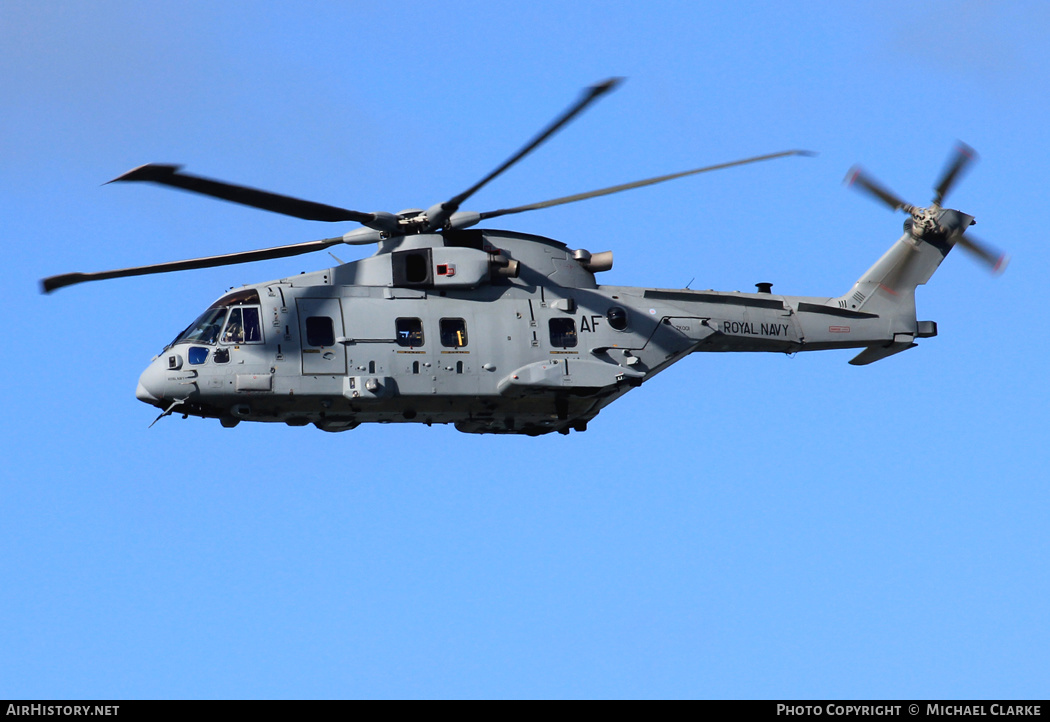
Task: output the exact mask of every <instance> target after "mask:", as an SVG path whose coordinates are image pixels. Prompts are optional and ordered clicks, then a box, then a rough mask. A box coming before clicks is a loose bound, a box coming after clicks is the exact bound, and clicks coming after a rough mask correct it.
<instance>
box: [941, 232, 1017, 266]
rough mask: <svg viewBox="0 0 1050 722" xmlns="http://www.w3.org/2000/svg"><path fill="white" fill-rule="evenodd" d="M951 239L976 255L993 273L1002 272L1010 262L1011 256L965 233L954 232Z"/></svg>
mask: <svg viewBox="0 0 1050 722" xmlns="http://www.w3.org/2000/svg"><path fill="white" fill-rule="evenodd" d="M949 240H950V241H951V242H952V243H954V244H956V245H959V246H962V247H963V248H964V249H966V250H967V251H969V252H970V253H971V254H972V255H974V256H976V257H977V258H978V259H979V260H981V261H982V262H983V263H984V264H985V265H987V266H988V268H989V269H991V271H992V273H1002V272H1003V271H1005V270H1006V267H1007V265H1009V263H1010V257H1009V256H1007V255H1006V254H1005V253H1000V252H998V251H996V250H993V249H992V247H991V246H989V245H988V244H987V243H984V242H982V241H979V240H977V239H976V238H973V237H971V236H969V235H964V234H963V233H953V234H952V235H951V237H950V238H949Z"/></svg>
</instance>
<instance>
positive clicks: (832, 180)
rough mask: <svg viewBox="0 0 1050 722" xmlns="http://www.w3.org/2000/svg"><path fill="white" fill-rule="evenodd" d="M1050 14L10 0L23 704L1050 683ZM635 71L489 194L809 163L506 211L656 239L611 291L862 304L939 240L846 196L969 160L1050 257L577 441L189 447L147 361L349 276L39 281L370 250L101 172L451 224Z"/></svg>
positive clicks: (8, 554) (15, 673)
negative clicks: (283, 298)
mask: <svg viewBox="0 0 1050 722" xmlns="http://www.w3.org/2000/svg"><path fill="white" fill-rule="evenodd" d="M566 5H567V6H568V7H566ZM1048 31H1050V10H1048V9H1047V6H1046V5H1045V4H1044V3H1039V2H1034V1H1033V2H1017V3H983V2H877V3H868V2H858V3H832V2H807V3H793V4H785V3H773V2H769V3H764V2H739V3H696V2H674V3H672V2H665V3H661V2H657V3H652V2H646V3H624V2H601V3H597V2H595V3H589V2H579V3H571V4H566V3H546V2H530V3H521V4H515V3H503V2H491V1H490V2H483V3H482V2H478V3H469V2H442V3H413V2H386V3H357V2H339V3H335V2H332V3H328V2H296V3H277V2H273V3H258V2H236V1H232V2H224V3H210V2H180V3H174V4H173V3H160V2H152V1H149V2H116V1H113V2H94V3H77V2H49V1H45V0H33V1H32V2H29V1H25V2H23V1H20V0H6V1H5V2H4V3H3V4H0V97H2V98H3V106H4V112H3V113H0V148H2V150H3V159H4V162H3V163H0V217H2V218H3V227H4V231H5V233H4V236H5V242H4V248H5V250H6V253H7V266H8V268H9V269H10V271H11V272H10V273H9V274H8V277H7V278H8V282H9V283H8V290H9V291H10V299H9V301H8V303H7V308H8V312H7V317H8V319H9V320H10V321H11V322H12V323H11V324H9V326H8V334H9V336H10V338H9V341H8V342H7V343H6V344H5V345H4V350H3V352H2V353H0V369H2V370H3V373H4V377H5V379H6V380H7V393H6V395H5V401H4V405H3V409H4V413H3V414H2V420H0V424H2V434H0V444H2V447H0V448H2V449H3V455H4V460H5V463H4V465H3V472H2V484H0V509H2V514H3V520H2V523H0V578H2V579H3V580H4V581H3V584H2V585H0V649H3V650H4V652H3V654H2V655H0V697H6V698H11V697H15V698H88V697H102V698H106V697H116V698H140V697H144V698H182V697H194V698H196V697H246V698H254V697H621V696H622V697H703V698H706V697H731V698H736V697H743V698H783V697H792V698H795V697H797V698H805V697H836V698H851V697H853V698H857V697H861V698H869V697H870V698H881V697H890V698H893V697H905V698H907V697H935V698H936V697H947V698H980V697H1007V698H1024V697H1043V698H1045V696H1046V691H1047V679H1050V653H1048V651H1047V650H1048V649H1050V631H1048V625H1047V619H1048V618H1050V608H1048V602H1047V600H1048V599H1050V581H1048V577H1047V568H1048V562H1050V531H1048V530H1047V517H1048V515H1050V492H1048V484H1047V481H1048V479H1047V477H1048V474H1047V471H1046V468H1047V463H1048V461H1050V451H1048V445H1047V433H1046V409H1047V405H1048V400H1050V399H1048V396H1050V394H1048V392H1047V385H1046V381H1045V376H1046V374H1045V368H1046V358H1047V357H1048V354H1050V343H1048V341H1047V333H1046V330H1045V329H1046V325H1047V323H1046V319H1045V318H1044V317H1043V314H1042V311H1041V309H1042V306H1041V304H1039V303H1038V301H1037V299H1035V296H1036V295H1037V293H1038V291H1039V289H1040V288H1042V287H1043V286H1044V285H1045V283H1046V279H1047V258H1048V253H1047V251H1046V246H1045V242H1044V240H1043V236H1044V235H1045V232H1044V229H1043V225H1044V224H1043V216H1044V212H1045V208H1046V203H1047V194H1046V186H1047V183H1046V178H1047V173H1048V168H1050V163H1048V161H1050V131H1048V129H1047V128H1048V124H1047V122H1046V118H1047V115H1048V103H1047V100H1046V93H1045V79H1046V77H1047V76H1048V74H1050V50H1048V48H1050V43H1048V42H1047V41H1048V37H1047V35H1048ZM614 75H617V76H624V77H626V78H627V82H626V83H625V84H624V85H623V86H622V87H621V88H620V89H618V90H617V91H616V92H615V93H613V94H611V95H609V96H607V97H605V98H603V99H602V100H601V101H600V102H599V103H598V104H597V105H595V106H594V107H593V108H591V109H590V110H588V112H587V113H586V114H584V115H583V116H582V117H581V118H579V119H578V120H577V121H576V122H575V123H574V124H573V125H571V126H570V127H569V128H567V129H566V130H564V131H563V132H562V133H560V134H559V135H558V136H557V137H555V138H554V139H553V140H551V141H550V142H549V143H548V144H547V145H545V146H544V147H543V148H542V149H541V150H539V151H537V152H536V153H535V154H534V155H532V156H530V157H529V158H528V159H527V160H525V161H524V162H522V163H521V164H520V165H518V166H516V167H515V168H513V169H512V170H511V171H509V172H508V173H507V174H506V175H504V176H502V177H501V178H500V179H499V180H498V181H497V182H494V183H493V184H492V185H491V186H489V187H486V188H485V189H484V190H483V191H481V192H480V193H478V194H477V195H476V196H475V197H474V198H472V199H471V203H470V205H471V208H472V209H474V210H488V209H493V208H503V207H508V206H512V205H520V204H524V203H529V202H534V201H539V200H544V199H547V198H552V197H557V196H560V195H566V194H569V193H575V192H580V191H585V190H590V189H594V188H600V187H604V186H607V185H612V184H614V183H621V182H626V181H630V180H635V179H639V178H645V177H649V176H654V175H658V174H663V173H671V172H675V171H678V170H684V169H687V168H693V167H697V166H702V165H707V164H711V163H718V162H723V161H728V160H732V159H735V158H739V157H744V156H749V155H757V154H761V153H767V152H774V151H778V150H785V149H791V148H807V149H812V150H815V151H818V152H819V155H818V156H817V157H815V158H790V159H785V160H779V161H775V162H771V163H767V164H763V165H759V166H752V167H748V168H735V169H732V170H726V171H724V172H721V173H718V174H708V175H704V176H699V177H696V178H691V179H687V180H681V181H677V182H674V183H670V184H665V185H661V186H657V187H653V188H647V189H643V190H638V191H634V192H632V193H628V194H622V195H617V196H613V197H609V198H604V199H597V200H591V201H588V202H586V203H580V204H573V205H568V206H563V207H560V208H555V209H550V210H546V211H542V212H536V213H530V214H523V215H520V216H512V217H509V218H507V219H501V223H500V226H501V227H509V228H513V229H516V230H522V231H527V232H532V233H539V234H543V235H547V236H551V237H554V238H558V239H560V240H563V241H565V242H566V243H568V244H569V245H570V246H571V247H573V248H577V247H585V248H589V249H590V250H592V251H600V250H607V249H611V250H613V251H615V253H616V266H615V268H614V269H613V270H612V271H610V272H608V273H606V274H604V275H603V278H602V281H603V282H605V283H610V284H624V285H642V286H657V287H671V288H678V287H683V286H685V285H686V284H687V283H691V287H692V288H715V289H718V290H743V291H748V290H751V289H752V288H753V284H754V283H756V282H758V281H772V282H774V283H775V284H776V285H775V291H779V292H782V293H790V294H812V295H824V296H834V295H838V294H840V293H842V292H844V291H845V290H846V289H848V288H849V286H850V285H851V284H852V282H853V281H854V280H855V279H856V278H857V277H858V276H859V275H860V274H861V273H862V272H863V271H864V270H865V269H866V268H867V267H868V266H869V265H870V264H871V263H872V262H873V261H874V260H875V259H876V258H878V256H879V255H880V254H881V253H882V252H883V251H884V250H885V249H886V248H887V247H888V246H889V245H890V244H891V243H892V242H893V241H894V240H895V239H896V238H897V237H898V236H899V233H900V227H901V226H900V224H901V222H902V220H903V217H902V216H899V215H898V216H894V215H892V214H891V213H889V212H888V211H887V210H885V209H884V208H882V207H880V206H878V205H877V204H875V203H872V202H870V201H869V200H868V199H866V198H864V197H862V196H860V195H859V194H856V193H853V192H851V191H849V190H847V189H845V188H843V186H842V184H841V181H842V178H843V176H844V175H845V173H846V171H847V169H848V168H849V167H850V166H851V165H852V164H854V163H856V162H860V163H862V164H863V165H864V166H865V167H866V168H868V169H869V170H870V171H871V172H872V173H873V174H874V175H875V176H877V177H878V178H880V179H881V180H882V181H883V182H885V183H886V184H887V185H889V186H890V187H891V188H893V189H894V190H896V191H897V192H898V193H900V194H901V195H902V196H903V197H905V198H906V199H908V200H910V201H912V202H914V203H919V204H923V203H926V202H927V201H928V200H929V198H930V197H931V195H932V191H931V185H932V183H933V182H934V180H935V178H936V177H937V175H938V174H939V172H940V170H941V168H942V166H943V163H944V162H945V159H946V158H947V156H948V153H949V151H950V149H951V147H952V144H953V143H954V142H955V140H956V139H962V140H965V141H966V142H967V143H969V144H970V145H972V146H973V147H974V148H976V149H977V151H978V152H979V153H980V154H981V161H980V163H978V164H976V165H975V166H974V168H973V169H972V170H971V172H970V173H969V174H968V175H967V177H966V178H964V179H963V181H962V182H961V183H960V184H959V185H958V187H957V188H956V189H955V190H954V192H953V194H952V196H951V197H950V199H949V200H950V203H949V205H951V206H953V207H956V208H959V209H961V210H963V211H965V212H967V213H970V214H972V215H974V216H975V217H976V218H977V221H978V225H977V227H976V228H975V229H974V230H975V232H977V233H978V234H979V235H980V237H981V238H983V239H986V240H987V241H989V242H992V243H994V244H996V245H998V246H999V247H1001V248H1004V249H1006V250H1007V251H1009V253H1010V254H1011V255H1012V257H1013V263H1012V265H1011V267H1010V268H1009V270H1008V271H1007V272H1006V273H1005V274H1004V275H1003V276H1002V277H999V278H995V277H992V276H991V275H989V274H988V273H986V272H985V271H984V270H983V269H982V268H980V267H979V266H978V265H977V264H975V263H973V262H972V261H971V259H969V258H968V257H966V256H965V255H963V254H961V253H956V254H952V256H951V257H949V258H948V260H947V262H946V263H945V264H944V265H943V266H942V268H941V270H940V271H939V272H938V274H937V275H936V276H935V277H934V278H933V279H932V281H931V282H930V284H929V285H928V286H926V287H925V288H922V289H920V292H919V297H918V301H919V311H920V318H924V319H927V318H928V319H932V320H935V321H937V322H938V324H939V327H940V336H938V337H937V338H933V339H927V340H923V341H922V342H921V345H920V347H919V348H917V349H915V350H912V351H909V352H907V353H905V354H903V355H900V356H896V357H893V358H890V359H887V360H885V361H881V362H879V363H877V364H875V365H873V366H869V367H864V368H855V367H852V366H849V365H848V364H847V361H848V359H849V358H850V357H851V354H850V353H848V352H842V353H838V352H834V353H815V354H800V355H798V356H796V357H794V358H787V357H784V356H778V355H763V356H757V355H755V356H752V355H715V354H711V355H696V356H694V357H692V358H689V359H686V360H685V361H683V362H682V363H680V364H678V365H677V366H675V367H673V368H672V369H670V370H669V371H667V372H665V373H664V374H661V375H660V376H659V377H657V378H655V379H653V380H652V381H651V382H649V383H647V384H646V385H645V387H644V388H641V389H639V390H636V391H633V392H631V393H630V394H629V395H628V396H626V397H625V398H623V399H622V400H620V401H618V402H617V403H616V404H614V405H613V406H611V407H609V408H608V409H606V410H605V411H603V412H602V414H601V415H600V416H599V417H598V418H597V419H596V420H595V421H594V422H592V423H591V425H590V429H589V430H588V431H587V432H586V433H585V434H573V435H570V436H568V437H562V436H558V435H555V436H548V437H542V438H537V439H528V438H493V437H478V436H469V435H464V434H460V433H458V432H456V431H455V430H453V429H451V428H437V427H435V428H430V429H428V428H426V427H423V426H416V425H407V424H406V425H401V426H381V427H380V426H375V427H367V426H366V427H360V428H358V429H356V430H354V431H352V432H349V433H344V434H326V433H323V432H320V431H317V430H315V429H313V428H312V427H308V428H288V427H283V426H280V427H279V426H275V425H254V426H253V425H250V424H241V425H240V426H239V427H237V428H236V429H233V430H229V429H223V428H221V427H220V426H219V424H218V423H217V422H215V421H203V420H199V419H189V420H182V419H180V418H178V417H175V418H169V419H164V420H162V421H161V422H160V423H158V424H157V425H156V426H154V427H153V428H152V429H147V426H148V425H149V423H150V422H151V421H152V420H153V417H154V416H155V412H154V411H152V410H151V409H150V408H149V407H147V406H145V405H143V404H142V403H140V402H139V401H137V400H136V399H135V397H134V389H135V384H136V381H137V379H138V375H139V373H140V372H141V371H142V369H143V368H144V367H145V366H146V364H147V363H148V362H149V360H150V358H151V357H152V356H153V355H154V354H155V353H157V352H158V351H159V350H160V349H161V348H162V347H163V345H164V344H165V343H166V342H167V341H169V340H170V339H171V338H172V337H173V336H174V335H175V334H176V333H177V332H178V331H179V330H180V329H182V328H183V327H184V326H185V325H186V324H187V323H189V322H190V321H191V320H192V319H193V318H195V317H196V316H197V314H199V313H200V311H201V310H202V309H203V308H204V307H206V306H207V305H208V304H209V303H210V302H211V301H212V300H214V299H215V298H216V297H217V296H218V295H220V294H221V293H222V292H223V291H224V290H225V289H227V288H229V287H230V286H234V285H239V284H242V283H249V282H258V281H264V280H268V279H274V278H279V277H282V276H287V275H291V274H294V273H298V272H299V271H304V270H315V269H318V268H322V267H326V266H328V265H330V264H331V259H330V258H329V257H328V256H327V255H326V254H323V253H322V254H315V255H312V256H303V257H299V258H293V259H285V260H279V261H270V262H264V263H257V264H251V265H245V266H235V267H228V268H219V269H210V270H206V271H199V272H188V273H178V274H172V275H167V276H155V277H150V278H145V279H144V278H136V279H123V280H116V281H110V282H105V283H95V284H86V285H83V286H77V287H73V288H69V289H65V290H62V291H60V292H58V293H56V294H54V295H51V296H42V295H41V294H40V293H39V291H38V287H37V283H38V280H39V279H40V278H42V277H44V276H48V275H53V274H56V273H62V272H67V271H92V270H102V269H108V268H117V267H124V266H131V265H139V264H144V263H152V262H160V261H166V260H175V259H180V258H189V257H195V256H204V255H212V254H217V253H225V252H233V251H238V250H248V249H252V248H260V247H266V246H273V245H281V244H285V243H293V242H300V241H308V240H313V239H316V238H323V237H326V236H330V235H333V233H332V232H331V231H332V228H331V227H327V226H324V227H322V226H323V224H314V223H309V222H305V221H298V220H295V219H291V218H285V217H282V216H277V215H274V214H268V213H264V212H260V211H255V210H252V209H248V208H241V207H237V206H233V205H231V204H225V203H221V202H218V201H214V200H211V199H207V198H198V197H194V196H191V195H188V194H184V193H178V192H175V191H169V190H166V189H162V188H157V187H153V186H149V185H145V184H144V185H143V186H141V187H140V186H133V185H129V186H121V185H114V186H102V185H101V184H102V183H104V182H105V181H107V180H109V179H111V178H113V177H115V176H117V175H119V174H121V173H123V172H124V171H126V170H128V169H130V168H132V167H134V166H137V165H140V164H142V163H146V162H176V163H184V164H186V166H187V170H188V171H190V172H196V173H199V174H202V175H206V176H212V177H217V178H223V179H227V180H229V181H233V182H241V183H245V184H248V185H253V186H256V187H260V188H266V189H270V190H274V191H277V192H283V193H287V194H290V195H294V196H298V197H302V198H309V199H312V200H317V201H320V202H326V203H332V204H335V205H340V206H344V207H350V208H356V209H361V210H365V211H367V210H386V211H392V212H396V211H398V210H400V209H402V208H406V207H424V208H425V207H428V206H429V205H431V204H433V203H435V202H437V201H440V200H444V199H446V198H448V197H450V196H451V195H453V194H455V193H457V192H459V191H460V190H463V189H464V188H467V187H469V186H470V185H471V184H473V183H474V182H475V181H476V180H477V179H479V178H480V177H482V176H483V175H484V174H485V173H487V172H488V171H489V170H490V169H492V168H494V167H495V166H496V165H498V164H499V163H500V162H502V161H503V160H504V159H505V158H506V157H507V156H509V155H510V154H511V153H512V152H513V151H514V150H515V149H517V148H518V147H519V146H520V145H521V144H522V143H523V142H524V141H525V140H526V139H528V138H530V137H532V135H533V134H534V133H535V132H536V131H538V130H539V129H540V128H541V127H542V126H543V125H544V124H545V123H546V122H548V121H549V120H550V119H551V118H552V117H554V116H555V115H556V114H557V113H559V112H560V111H561V110H562V109H564V108H565V107H566V106H568V105H569V103H571V102H572V101H573V100H574V99H575V98H576V97H577V94H578V93H579V92H580V90H581V89H582V88H583V87H585V86H587V85H590V84H592V83H594V82H596V81H599V80H602V79H604V78H607V77H610V76H614ZM351 228H352V225H348V226H347V227H346V228H345V230H350V229H351ZM336 232H344V231H343V230H338V231H336ZM365 252H368V251H367V249H352V248H344V249H342V250H339V249H336V255H338V256H340V257H341V258H343V259H344V260H349V259H353V258H357V257H360V255H361V254H362V253H365Z"/></svg>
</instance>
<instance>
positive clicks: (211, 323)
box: [168, 289, 262, 348]
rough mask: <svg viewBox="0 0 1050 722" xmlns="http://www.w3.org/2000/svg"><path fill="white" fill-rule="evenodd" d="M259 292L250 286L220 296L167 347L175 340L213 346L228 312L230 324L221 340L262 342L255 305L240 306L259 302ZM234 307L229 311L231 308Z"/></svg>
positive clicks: (175, 341)
mask: <svg viewBox="0 0 1050 722" xmlns="http://www.w3.org/2000/svg"><path fill="white" fill-rule="evenodd" d="M258 303H259V292H258V291H256V290H254V289H250V290H247V291H243V290H242V291H235V292H234V293H231V294H229V295H227V296H223V297H222V298H220V299H219V300H218V301H216V302H215V303H213V304H212V305H211V306H210V307H209V308H208V310H207V311H205V312H204V313H202V314H201V315H200V316H199V317H198V318H197V320H196V321H194V322H193V323H191V324H190V325H189V326H187V327H186V330H184V331H183V332H182V333H180V334H179V335H178V336H176V337H175V340H174V341H172V342H171V343H170V344H168V348H170V347H171V346H174V345H175V344H177V343H199V344H208V345H210V346H214V345H215V343H216V342H217V341H218V340H219V334H220V333H222V327H223V324H224V323H226V316H227V314H228V313H229V315H230V323H229V324H228V325H227V329H226V333H225V334H223V337H222V342H223V343H258V342H260V341H262V334H261V324H260V319H259V309H258V308H240V306H243V305H245V304H258ZM231 306H234V308H233V310H232V311H230V307H231Z"/></svg>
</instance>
